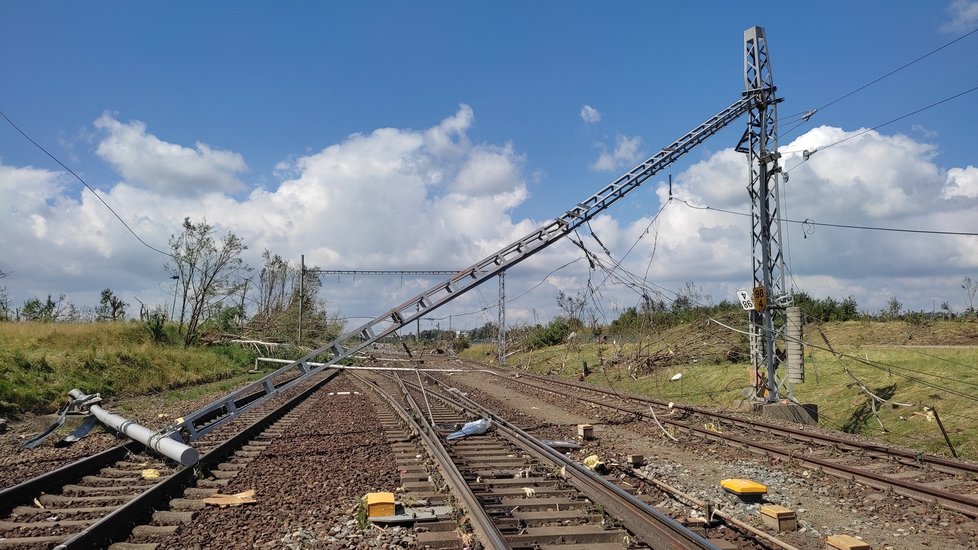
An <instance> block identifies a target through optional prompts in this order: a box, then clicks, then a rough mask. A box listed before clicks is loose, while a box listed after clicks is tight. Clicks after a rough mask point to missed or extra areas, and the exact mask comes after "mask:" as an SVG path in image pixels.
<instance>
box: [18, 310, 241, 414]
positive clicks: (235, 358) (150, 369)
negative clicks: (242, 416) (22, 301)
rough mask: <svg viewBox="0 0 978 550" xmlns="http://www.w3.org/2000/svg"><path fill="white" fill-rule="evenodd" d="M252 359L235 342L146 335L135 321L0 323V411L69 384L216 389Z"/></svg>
mask: <svg viewBox="0 0 978 550" xmlns="http://www.w3.org/2000/svg"><path fill="white" fill-rule="evenodd" d="M171 340H172V341H174V342H176V341H179V339H178V338H175V337H174V338H171ZM253 361H254V355H253V354H252V353H251V352H250V351H248V350H244V349H240V348H229V347H223V346H211V347H203V348H189V349H184V348H183V347H182V346H180V345H178V344H157V343H154V342H153V339H152V338H151V336H150V334H149V332H148V331H147V330H146V327H145V326H144V325H143V324H142V323H137V322H129V323H97V324H95V323H79V324H63V323H43V324H38V323H0V415H13V416H16V415H20V414H23V413H47V412H52V411H54V410H56V409H57V407H59V406H60V405H61V404H63V403H64V402H65V401H66V399H67V392H68V390H70V389H72V388H78V389H81V390H82V391H85V392H88V393H100V394H102V396H103V397H115V398H124V397H131V396H138V395H146V394H155V393H159V392H168V393H169V394H172V398H173V399H188V398H193V397H195V396H197V394H198V393H199V392H201V391H203V390H201V389H200V387H201V386H200V385H203V384H208V383H212V384H209V385H208V386H207V390H206V391H208V392H213V391H221V390H222V389H230V388H233V387H236V386H238V385H241V384H243V383H244V382H245V381H246V380H249V379H250V378H253V377H254V376H253V375H248V374H247V371H248V369H250V368H251V366H252V364H253ZM168 397H171V395H168Z"/></svg>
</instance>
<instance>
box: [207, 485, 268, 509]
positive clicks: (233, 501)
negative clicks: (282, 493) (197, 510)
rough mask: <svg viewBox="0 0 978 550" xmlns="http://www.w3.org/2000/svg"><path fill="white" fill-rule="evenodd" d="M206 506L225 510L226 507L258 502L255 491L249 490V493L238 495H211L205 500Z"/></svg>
mask: <svg viewBox="0 0 978 550" xmlns="http://www.w3.org/2000/svg"><path fill="white" fill-rule="evenodd" d="M203 501H204V504H211V505H214V506H220V507H221V508H224V507H226V506H241V505H242V504H256V503H257V502H258V501H257V500H255V490H254V489H249V490H247V491H244V492H241V493H236V494H233V495H222V494H220V493H217V494H214V495H211V496H209V497H207V498H205V499H203Z"/></svg>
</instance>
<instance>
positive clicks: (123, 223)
mask: <svg viewBox="0 0 978 550" xmlns="http://www.w3.org/2000/svg"><path fill="white" fill-rule="evenodd" d="M0 116H2V117H3V118H4V120H6V121H7V123H8V124H10V125H11V126H12V127H13V128H14V130H17V132H18V133H20V135H22V136H24V138H25V139H26V140H27V141H29V142H31V143H32V144H33V145H34V146H35V147H37V148H38V149H40V150H41V152H43V153H44V154H45V155H47V156H48V157H50V158H51V160H53V161H54V162H56V163H58V164H59V165H60V166H61V167H62V168H64V169H65V170H66V171H67V172H68V173H69V174H71V175H72V176H75V179H77V180H78V181H80V182H81V183H82V185H84V186H85V187H86V188H88V190H89V191H91V193H92V194H93V195H95V198H96V199H98V200H99V202H101V203H102V205H103V206H105V207H106V208H107V209H108V210H109V212H111V213H112V215H113V216H115V217H116V219H117V220H119V222H120V223H121V224H122V225H123V226H124V227H125V228H126V229H127V230H129V233H131V234H132V236H133V237H135V238H136V240H137V241H139V242H140V244H142V245H143V246H145V247H146V248H148V249H150V250H152V251H153V252H157V253H159V254H162V255H164V256H166V257H168V258H171V259H173V260H174V261H179V260H177V258H175V257H174V256H173V254H170V253H169V252H164V251H163V250H160V249H159V248H156V247H155V246H153V245H151V244H149V243H147V242H146V241H144V240H143V238H142V237H140V236H139V235H138V234H137V233H136V231H134V230H133V228H132V227H130V226H129V224H128V223H126V220H124V219H122V216H120V215H119V213H118V212H116V211H115V209H114V208H112V207H111V206H109V203H107V202H105V199H103V198H102V195H99V194H98V192H97V191H95V188H93V187H92V186H91V185H89V184H88V182H87V181H85V179H84V178H82V177H81V176H79V175H78V173H77V172H75V171H74V170H72V169H71V168H69V167H68V165H67V164H65V163H63V162H61V160H60V159H58V157H56V156H54V155H52V154H51V152H50V151H48V150H47V149H45V148H44V147H43V146H42V145H41V144H40V143H38V142H36V141H34V139H33V138H31V137H30V136H29V135H27V133H26V132H24V131H23V130H22V129H21V128H20V126H17V125H16V124H14V121H12V120H10V118H9V117H8V116H7V114H6V113H4V112H3V111H0Z"/></svg>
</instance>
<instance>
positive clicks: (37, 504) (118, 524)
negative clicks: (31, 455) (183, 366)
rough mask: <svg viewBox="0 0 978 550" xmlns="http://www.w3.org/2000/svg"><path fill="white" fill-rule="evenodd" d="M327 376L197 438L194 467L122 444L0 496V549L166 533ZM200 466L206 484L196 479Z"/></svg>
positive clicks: (83, 544)
mask: <svg viewBox="0 0 978 550" xmlns="http://www.w3.org/2000/svg"><path fill="white" fill-rule="evenodd" d="M335 374H336V373H335V371H333V372H330V373H324V374H323V375H322V376H320V377H318V378H317V379H315V380H310V381H309V384H308V387H306V388H305V389H304V390H302V391H301V392H297V395H294V396H292V397H291V398H289V399H287V400H285V399H283V401H284V402H282V403H278V404H277V405H274V406H272V405H271V404H270V406H268V407H266V408H263V409H261V410H258V409H255V410H252V411H248V412H247V413H245V414H244V415H243V416H242V417H241V418H240V421H239V422H238V423H236V424H234V425H233V426H234V427H231V426H229V427H228V428H227V429H226V430H225V431H222V432H221V434H218V433H216V432H215V434H214V437H211V438H208V439H207V440H204V441H201V442H200V443H199V447H200V448H201V450H202V451H203V453H202V457H201V460H200V462H199V463H198V464H197V465H196V466H195V467H194V468H185V467H183V466H180V465H178V464H176V463H173V462H170V461H168V460H165V459H162V458H160V457H158V456H156V455H151V454H149V453H147V452H145V451H144V449H143V447H142V445H139V444H137V443H134V442H130V443H127V444H124V445H120V446H118V447H114V448H112V449H108V450H106V451H103V452H102V453H99V454H96V455H92V456H90V457H88V458H85V459H82V460H79V461H77V462H75V463H73V464H70V465H68V466H65V467H63V468H60V469H58V470H55V471H53V472H49V473H47V474H44V475H41V476H38V477H36V478H33V479H30V480H26V481H24V482H22V483H20V484H18V485H15V486H13V487H9V488H7V489H4V490H3V491H0V513H2V515H0V549H2V548H38V549H41V548H45V549H46V548H54V547H57V548H62V547H65V548H106V547H110V545H112V543H113V542H117V541H121V540H124V539H126V538H127V537H128V536H129V535H130V532H132V533H133V536H134V537H136V538H140V537H143V538H148V539H152V538H154V537H159V536H166V535H169V534H173V533H174V532H176V531H177V529H178V528H179V526H180V525H181V524H185V523H187V522H189V521H192V519H193V515H194V511H195V510H197V509H199V508H202V507H203V503H202V501H200V500H199V499H200V498H203V497H205V496H208V495H210V494H213V493H216V492H219V491H220V489H221V488H222V487H223V486H224V485H226V484H227V483H228V479H229V478H230V477H231V476H232V475H233V471H234V470H236V469H238V468H240V467H241V461H245V462H246V461H248V460H251V459H252V458H254V456H256V455H257V454H258V453H259V452H260V451H261V449H262V448H263V446H264V443H262V442H261V441H260V440H257V438H259V437H261V436H260V434H261V433H262V431H263V430H265V429H266V428H267V427H268V426H269V425H271V424H272V423H274V422H276V421H278V420H279V419H281V418H282V417H283V416H284V415H286V414H287V413H288V412H289V411H290V410H291V409H292V408H294V407H295V406H296V405H297V404H298V403H300V402H302V401H303V400H304V399H305V398H306V397H308V396H309V395H311V394H312V393H313V392H314V391H315V390H316V389H318V388H320V387H322V386H323V385H324V384H326V383H327V382H329V381H330V380H331V379H332V378H333V377H334V376H335ZM273 429H274V428H273ZM280 429H281V428H280ZM253 439H255V440H253ZM236 463H237V465H236ZM208 469H210V470H212V471H211V472H210V474H209V475H208V476H207V479H197V475H196V474H197V472H198V471H206V470H208ZM181 494H182V495H183V496H184V497H186V498H178V497H180V496H181ZM137 546H139V545H137ZM152 546H153V544H147V545H144V546H143V547H144V548H150V547H152ZM129 547H131V546H129ZM117 548H121V547H117Z"/></svg>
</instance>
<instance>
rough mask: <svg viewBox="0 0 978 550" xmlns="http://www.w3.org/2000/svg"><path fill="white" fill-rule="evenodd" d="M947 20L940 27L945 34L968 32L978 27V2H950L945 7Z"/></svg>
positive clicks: (955, 0)
mask: <svg viewBox="0 0 978 550" xmlns="http://www.w3.org/2000/svg"><path fill="white" fill-rule="evenodd" d="M947 15H948V20H947V22H945V23H944V25H943V26H942V27H941V30H943V31H945V32H964V31H970V30H972V29H974V28H975V26H976V25H978V0H952V2H951V3H950V4H948V6H947Z"/></svg>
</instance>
